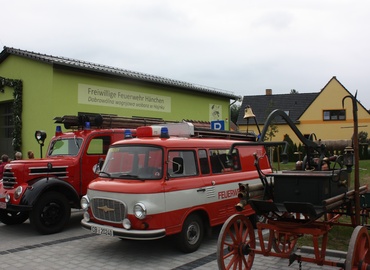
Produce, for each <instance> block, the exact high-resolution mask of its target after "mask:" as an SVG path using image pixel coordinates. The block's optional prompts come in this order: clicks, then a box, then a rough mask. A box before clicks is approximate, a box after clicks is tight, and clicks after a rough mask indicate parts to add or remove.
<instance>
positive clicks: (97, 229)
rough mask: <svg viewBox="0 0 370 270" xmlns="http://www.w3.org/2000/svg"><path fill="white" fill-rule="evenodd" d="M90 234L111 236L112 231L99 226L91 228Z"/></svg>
mask: <svg viewBox="0 0 370 270" xmlns="http://www.w3.org/2000/svg"><path fill="white" fill-rule="evenodd" d="M91 232H92V233H96V234H101V235H107V236H113V230H112V229H108V228H103V227H99V226H91Z"/></svg>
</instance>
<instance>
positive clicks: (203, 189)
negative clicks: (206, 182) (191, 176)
mask: <svg viewBox="0 0 370 270" xmlns="http://www.w3.org/2000/svg"><path fill="white" fill-rule="evenodd" d="M205 191H206V189H205V188H200V189H198V190H197V192H205Z"/></svg>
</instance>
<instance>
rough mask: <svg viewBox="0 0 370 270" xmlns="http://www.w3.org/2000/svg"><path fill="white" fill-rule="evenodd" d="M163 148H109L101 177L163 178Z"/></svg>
mask: <svg viewBox="0 0 370 270" xmlns="http://www.w3.org/2000/svg"><path fill="white" fill-rule="evenodd" d="M162 168H163V150H162V148H159V147H154V146H132V145H128V146H114V147H111V148H110V149H109V150H108V154H107V157H106V159H105V162H104V165H103V167H102V168H101V171H100V174H99V175H100V177H110V178H121V179H141V180H150V179H161V178H162V173H163V169H162Z"/></svg>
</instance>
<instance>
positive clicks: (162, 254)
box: [0, 213, 345, 270]
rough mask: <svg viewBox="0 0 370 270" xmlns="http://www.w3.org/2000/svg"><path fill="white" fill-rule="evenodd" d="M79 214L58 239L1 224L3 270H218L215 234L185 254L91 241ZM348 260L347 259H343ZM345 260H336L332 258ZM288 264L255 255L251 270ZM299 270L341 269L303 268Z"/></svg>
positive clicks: (161, 245)
mask: <svg viewBox="0 0 370 270" xmlns="http://www.w3.org/2000/svg"><path fill="white" fill-rule="evenodd" d="M81 218H82V214H81V213H73V215H72V220H71V223H70V225H69V226H68V228H67V229H66V230H65V231H63V232H62V233H59V234H54V235H39V234H37V233H36V232H35V231H34V230H33V229H32V228H31V226H30V224H29V223H28V221H27V222H26V223H24V224H22V225H17V226H6V225H4V224H2V223H0V269H7V270H9V269H11V270H17V269H22V270H24V269H38V270H43V269H45V270H46V269H47V270H49V269H89V270H95V269H96V270H98V269H140V270H147V269H157V270H162V269H163V270H164V269H166V270H167V269H176V270H190V269H196V270H205V269H207V270H208V269H217V268H218V267H217V257H216V249H217V238H218V233H217V232H215V233H214V234H213V235H212V237H210V238H207V239H206V240H205V241H204V243H203V245H202V246H201V248H200V249H199V250H198V251H197V252H194V253H191V254H183V253H181V252H179V251H178V250H177V249H176V248H174V246H173V243H172V242H173V241H171V240H172V239H171V238H165V239H161V240H157V241H126V240H125V241H123V240H119V239H117V238H108V237H104V236H97V235H92V234H90V233H89V232H88V231H85V230H83V229H82V228H81V227H80V220H81ZM342 256H344V257H345V254H342ZM331 259H333V260H341V261H343V259H340V258H338V257H333V258H331ZM288 263H289V262H288V260H287V259H280V258H275V257H264V256H261V255H256V257H255V259H254V263H253V269H261V270H262V269H263V270H265V269H299V264H298V263H297V262H294V263H293V264H292V265H291V266H290V267H288ZM301 269H305V270H316V269H317V270H318V269H322V270H323V269H339V268H338V267H328V266H325V267H319V266H317V265H316V264H312V263H305V262H303V263H302V265H301Z"/></svg>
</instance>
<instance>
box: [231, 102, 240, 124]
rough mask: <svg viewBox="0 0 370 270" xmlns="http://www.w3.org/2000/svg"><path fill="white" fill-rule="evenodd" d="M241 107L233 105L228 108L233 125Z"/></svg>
mask: <svg viewBox="0 0 370 270" xmlns="http://www.w3.org/2000/svg"><path fill="white" fill-rule="evenodd" d="M240 108H241V105H238V104H233V105H231V107H230V118H231V121H232V122H233V123H236V122H237V121H238V116H239V112H240Z"/></svg>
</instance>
